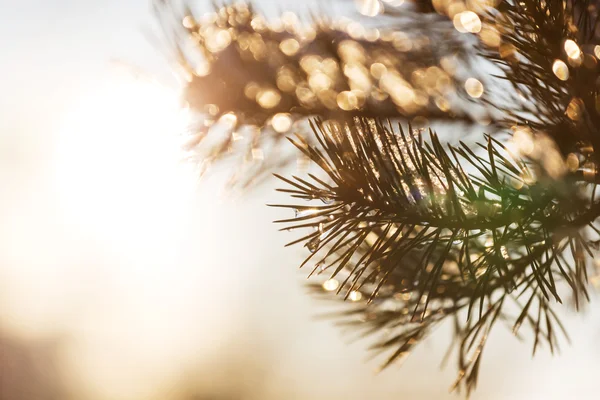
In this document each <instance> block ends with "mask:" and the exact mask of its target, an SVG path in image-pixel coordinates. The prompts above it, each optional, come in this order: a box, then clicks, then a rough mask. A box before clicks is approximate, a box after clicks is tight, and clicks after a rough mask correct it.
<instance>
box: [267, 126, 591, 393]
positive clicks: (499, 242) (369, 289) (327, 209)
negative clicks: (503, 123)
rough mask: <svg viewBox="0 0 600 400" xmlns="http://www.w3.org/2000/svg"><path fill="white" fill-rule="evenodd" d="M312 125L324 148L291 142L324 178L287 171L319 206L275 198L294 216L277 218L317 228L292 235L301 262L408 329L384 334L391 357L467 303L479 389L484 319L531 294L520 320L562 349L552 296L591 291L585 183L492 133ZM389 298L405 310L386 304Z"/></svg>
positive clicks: (466, 376) (366, 309) (463, 360)
mask: <svg viewBox="0 0 600 400" xmlns="http://www.w3.org/2000/svg"><path fill="white" fill-rule="evenodd" d="M312 126H313V129H314V133H315V136H316V141H317V142H318V145H310V144H309V143H308V142H306V141H303V140H301V139H292V140H291V141H292V143H293V144H294V145H295V146H296V147H297V148H298V149H299V150H300V151H302V152H303V153H304V154H305V155H306V156H308V157H309V158H310V159H311V160H312V161H313V162H314V163H315V164H316V165H318V166H319V167H320V168H321V169H322V170H323V172H324V173H325V174H326V179H324V178H322V177H318V176H316V175H309V177H308V178H307V179H304V178H300V177H293V178H292V179H288V178H285V177H282V176H279V178H280V179H281V180H282V181H283V182H285V183H286V184H287V188H285V189H282V191H285V192H288V193H290V194H291V195H292V197H294V198H297V199H302V200H305V201H309V202H311V203H313V202H314V201H315V200H317V201H320V202H321V203H322V204H321V205H313V204H309V205H298V204H293V205H277V206H278V207H286V208H291V209H295V210H296V216H295V217H294V218H290V219H286V220H280V221H276V222H279V223H284V224H286V226H285V227H284V228H283V229H286V230H289V229H308V233H307V234H305V235H304V236H302V237H301V238H300V239H298V240H295V241H293V242H292V243H290V244H294V243H304V244H305V246H306V247H307V248H308V249H309V251H310V252H311V254H310V255H309V256H308V257H307V259H306V260H305V261H304V263H303V264H302V265H307V264H308V263H309V262H310V263H313V265H314V268H313V270H312V272H311V275H312V274H315V273H318V274H321V273H327V274H328V276H329V277H330V280H329V281H327V282H331V280H334V281H335V282H336V284H335V285H334V286H335V291H336V293H341V294H342V295H343V298H344V299H351V300H352V299H357V298H358V299H361V298H364V299H366V300H367V302H368V303H367V304H365V305H364V306H363V309H362V312H363V313H364V314H368V313H371V314H373V316H374V317H373V318H374V319H375V322H374V323H371V322H369V321H371V320H370V319H369V318H368V317H365V321H366V322H365V324H366V326H367V327H369V329H372V331H371V332H373V333H377V331H378V330H379V329H380V328H381V327H382V326H383V325H386V326H387V324H392V325H393V326H394V327H396V328H397V329H399V330H400V332H399V333H398V334H397V336H395V337H394V338H393V339H388V340H386V341H383V342H378V344H377V349H380V350H386V351H392V355H391V356H390V358H389V359H388V360H387V361H386V362H385V363H384V366H386V365H388V364H389V363H391V362H393V361H394V360H397V359H398V358H399V357H402V356H403V355H406V354H408V350H409V348H410V347H411V346H412V345H413V344H416V343H417V342H418V341H420V340H421V339H422V338H424V337H426V336H427V334H428V332H429V331H430V330H431V328H432V327H433V326H434V325H435V324H436V323H437V322H440V321H442V320H444V319H445V318H446V317H447V316H450V315H456V316H457V318H458V316H459V314H461V313H462V315H463V318H464V315H466V316H467V317H468V318H467V320H466V322H461V323H460V324H459V326H460V329H459V334H457V340H459V339H460V340H459V343H460V346H459V348H460V351H459V371H462V372H461V373H460V375H461V378H460V380H459V381H458V384H461V385H463V384H464V386H465V388H466V389H467V392H470V391H471V390H472V389H473V388H474V387H475V384H476V380H477V373H478V372H477V371H478V368H479V357H480V353H481V350H482V349H483V347H484V344H485V341H486V339H485V338H487V334H488V333H489V330H490V329H491V328H492V326H493V324H494V323H495V322H496V321H497V320H498V319H501V320H507V321H508V320H509V318H508V316H506V315H505V312H504V311H503V305H504V303H505V299H507V298H512V299H515V300H517V299H520V298H526V299H527V301H526V303H525V305H524V306H523V307H522V312H521V314H520V315H519V316H518V317H516V318H515V319H513V325H514V331H515V332H516V331H518V329H519V327H520V326H521V325H522V324H523V323H526V324H527V325H529V326H530V327H531V329H532V331H533V332H534V351H535V349H536V348H537V347H538V346H539V344H540V343H541V342H542V341H545V342H547V343H548V344H549V346H550V348H551V349H553V348H554V347H556V336H555V332H556V328H555V327H554V325H555V324H557V323H558V324H559V322H558V321H557V319H556V316H555V315H554V312H553V311H552V309H551V305H552V303H553V302H562V297H561V294H560V291H561V288H563V289H564V286H566V287H569V288H570V289H571V292H572V293H573V295H574V296H575V298H576V300H577V301H578V302H579V301H580V298H581V297H582V296H583V297H587V291H586V289H585V287H586V284H587V275H586V274H587V273H586V270H587V268H588V265H587V264H588V262H589V259H590V258H591V257H593V252H592V250H591V241H590V239H588V237H587V233H586V229H585V226H586V225H587V224H592V225H593V223H594V221H595V220H596V218H597V217H598V216H599V211H600V208H599V206H598V203H595V204H591V203H590V202H589V199H588V198H587V197H586V196H585V192H584V187H585V184H581V183H578V182H577V181H575V180H574V179H571V178H570V177H569V176H568V175H567V176H562V177H561V179H560V180H556V179H555V178H553V177H551V176H549V175H547V174H545V170H544V168H543V167H539V166H537V165H536V163H535V162H534V161H527V160H522V159H519V158H516V157H514V156H511V155H510V153H509V152H508V151H507V148H506V147H505V146H504V145H502V144H501V143H500V142H498V141H496V140H495V139H492V138H491V137H489V136H487V137H486V140H487V142H486V144H484V145H481V150H482V152H481V153H482V154H477V153H476V152H475V151H473V150H472V149H471V148H470V147H469V146H467V145H466V144H464V143H461V145H460V146H449V147H447V146H444V145H442V143H441V142H440V141H439V139H438V137H437V135H435V133H433V132H431V131H429V133H428V134H426V133H425V132H423V131H413V130H412V129H411V128H410V126H409V130H408V132H406V131H404V130H403V129H402V127H401V126H400V127H399V128H398V131H396V130H395V129H394V128H393V126H391V125H390V124H389V123H387V124H384V123H383V122H382V121H379V120H372V119H364V118H356V119H355V120H354V121H353V122H352V123H343V124H342V123H334V122H323V121H321V120H316V121H313V123H312ZM561 162H562V161H561ZM534 171H535V172H534ZM584 253H588V255H587V256H586V254H584ZM327 282H326V283H327ZM324 287H325V289H331V286H327V285H325V286H324ZM405 296H406V297H405ZM389 302H392V303H399V304H397V305H396V306H395V307H396V308H398V307H399V308H398V310H400V309H401V311H397V312H396V313H391V314H390V313H389V312H388V310H383V311H382V310H381V309H380V306H381V304H386V303H389ZM533 304H536V305H537V309H534V307H533ZM406 310H408V311H406ZM392 317H393V318H392ZM394 318H395V319H394ZM408 342H410V343H411V345H409V344H408ZM467 353H469V354H471V356H468V354H467Z"/></svg>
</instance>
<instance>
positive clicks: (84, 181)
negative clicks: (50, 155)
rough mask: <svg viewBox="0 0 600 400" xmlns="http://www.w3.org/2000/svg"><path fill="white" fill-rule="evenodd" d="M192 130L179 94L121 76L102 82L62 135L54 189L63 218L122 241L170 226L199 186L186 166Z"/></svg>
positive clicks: (67, 118)
mask: <svg viewBox="0 0 600 400" xmlns="http://www.w3.org/2000/svg"><path fill="white" fill-rule="evenodd" d="M186 123H187V113H186V110H185V109H183V108H182V107H181V106H180V104H179V101H178V97H177V95H176V93H175V92H174V91H172V90H170V89H168V88H166V87H165V86H162V85H160V84H159V83H156V82H154V81H152V80H149V79H145V78H140V77H136V76H133V75H132V74H123V73H121V74H114V76H109V77H107V78H106V79H105V80H103V81H101V82H98V83H97V85H96V86H95V87H94V88H92V89H90V90H89V91H88V92H87V93H86V94H85V95H84V96H82V98H80V99H79V100H78V102H77V104H76V105H75V106H73V107H72V108H71V110H70V111H69V112H68V113H67V114H66V115H65V118H64V121H63V124H62V126H61V128H60V131H59V138H58V142H57V147H56V152H55V160H56V163H55V166H56V179H57V182H56V190H57V194H58V196H59V198H60V203H61V205H62V206H63V207H64V211H66V212H67V214H69V215H70V216H71V217H73V222H74V223H79V224H83V225H85V227H86V228H87V229H92V230H95V231H104V232H105V233H106V232H109V233H110V234H111V235H117V236H118V235H119V233H120V232H123V233H127V234H131V233H135V234H136V235H140V234H142V235H143V234H144V232H146V231H147V229H148V228H150V227H149V226H148V225H149V224H151V225H152V228H151V230H155V229H160V228H161V226H160V224H167V225H168V224H169V223H170V222H169V221H172V220H173V218H172V215H171V214H172V213H177V212H179V209H180V207H178V203H179V202H180V200H181V199H182V198H185V197H186V196H185V193H184V192H186V191H189V190H190V189H191V188H192V184H193V179H192V177H191V174H190V173H189V172H190V171H189V168H188V167H189V166H186V165H184V164H183V162H181V151H180V149H181V141H180V138H181V137H182V133H183V131H184V130H185V126H186ZM161 214H162V215H161ZM157 224H159V226H157ZM127 227H129V228H133V227H136V229H135V230H136V232H131V231H129V232H128V229H126V228H127ZM124 228H125V229H124Z"/></svg>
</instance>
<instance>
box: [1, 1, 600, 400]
mask: <svg viewBox="0 0 600 400" xmlns="http://www.w3.org/2000/svg"><path fill="white" fill-rule="evenodd" d="M286 3H287V4H294V5H295V6H296V7H306V6H307V4H308V3H306V2H303V3H302V4H299V3H298V2H294V1H289V2H286ZM261 4H265V9H268V8H269V5H271V6H272V5H274V4H277V5H278V6H279V5H280V4H282V3H281V2H269V1H263V2H261ZM281 7H282V8H284V6H281ZM296 9H297V8H296ZM148 10H149V6H148V1H147V0H120V1H118V0H104V1H90V0H55V1H49V0H48V1H41V0H38V1H32V0H19V1H7V0H0V49H1V52H0V90H2V95H0V304H1V305H0V328H1V329H3V330H4V332H5V333H4V334H5V335H8V336H9V337H12V338H21V339H23V340H31V341H39V340H44V339H45V338H48V337H55V336H57V335H58V336H61V335H67V336H66V337H67V338H68V339H67V340H66V342H65V343H66V344H65V345H64V346H63V347H62V348H61V350H60V351H59V359H60V360H61V361H60V362H61V366H63V367H64V375H65V377H66V379H67V380H68V381H69V382H71V383H73V384H74V385H77V391H78V392H77V393H79V394H80V395H81V396H83V397H80V398H90V399H91V398H98V399H102V400H104V399H106V400H108V399H127V400H129V399H131V400H134V399H150V398H152V396H158V397H156V398H166V397H164V393H165V392H164V390H166V389H165V387H167V388H169V387H172V386H174V385H176V384H177V383H180V381H181V380H182V379H183V378H182V376H183V375H184V374H187V375H188V376H189V377H190V379H191V380H192V381H195V382H203V381H204V380H205V377H207V376H213V375H214V374H217V375H218V374H221V373H225V372H223V371H226V370H227V369H226V367H225V366H224V365H225V364H227V363H229V362H230V361H224V360H228V357H227V356H228V355H230V354H234V355H235V356H236V357H237V358H238V359H242V361H241V362H247V361H248V360H250V361H255V362H257V363H258V367H257V368H255V370H262V369H264V371H265V372H264V373H265V375H266V378H264V379H265V381H266V382H267V383H265V384H263V385H262V386H261V389H260V390H262V391H263V395H264V396H263V397H262V398H277V399H311V400H314V399H325V398H327V399H344V400H351V399H356V400H359V399H366V398H374V399H383V400H385V399H398V398H408V399H433V398H436V399H442V398H450V397H451V396H450V395H448V394H447V387H448V386H449V385H450V384H451V383H452V381H453V378H454V374H455V370H454V368H453V367H454V366H453V365H452V364H450V365H449V366H448V367H447V368H446V369H445V370H443V371H440V369H439V368H438V365H439V361H440V359H441V357H442V355H443V352H444V351H445V345H446V343H447V335H445V336H444V334H445V332H440V333H442V336H443V337H442V338H440V336H434V337H432V339H431V340H430V341H429V342H428V343H426V344H425V345H424V346H421V347H420V348H419V349H418V350H417V351H416V353H415V354H414V355H413V356H412V357H411V358H409V359H408V360H407V362H406V363H405V365H404V367H403V368H402V369H397V368H391V369H390V370H389V371H386V372H384V373H382V374H380V375H374V374H373V373H372V371H373V370H374V369H375V367H376V364H374V363H368V362H365V361H364V360H365V358H366V356H367V353H366V351H365V348H366V345H367V342H358V343H355V344H351V345H349V344H348V343H347V342H348V340H347V339H348V338H349V336H343V335H341V334H340V332H339V331H338V330H337V329H335V328H334V327H332V326H331V325H332V324H330V323H328V322H323V321H318V322H316V321H314V320H313V319H312V318H311V317H312V316H314V315H315V314H316V313H317V312H318V311H319V310H320V309H319V308H318V303H317V302H315V301H313V300H311V299H309V298H308V297H307V296H306V295H305V290H304V289H303V288H302V286H301V285H302V282H303V281H302V276H303V274H304V272H301V273H298V272H297V271H296V268H297V265H298V261H299V260H300V258H301V257H302V254H303V253H302V251H301V249H299V248H291V249H290V248H286V249H284V248H283V244H285V242H286V241H287V240H288V239H291V236H290V235H289V234H288V235H286V234H281V233H278V232H277V231H276V229H277V227H275V226H273V225H272V224H271V222H270V221H272V220H274V219H277V218H280V217H282V216H285V211H280V210H270V209H267V208H266V207H265V206H264V204H265V203H267V202H273V201H274V200H275V199H276V197H275V195H274V192H273V190H272V189H273V185H274V182H273V181H271V183H270V184H267V185H265V186H264V187H261V188H260V189H259V190H257V191H255V192H254V193H252V194H250V195H248V196H247V197H246V198H243V199H237V200H235V201H234V200H227V199H226V200H223V198H222V197H220V196H219V195H218V193H219V190H218V183H217V182H218V179H213V180H211V181H209V182H204V183H202V184H200V186H199V188H198V189H197V191H196V192H195V193H192V194H190V193H189V192H187V191H185V190H184V191H182V192H181V193H182V198H174V197H173V196H171V197H168V198H167V200H165V203H163V202H160V203H159V202H156V203H153V202H150V203H149V204H150V205H149V206H148V208H143V207H140V206H139V203H132V202H128V201H127V199H126V196H124V199H123V201H118V202H117V203H115V204H112V206H114V208H111V209H108V208H106V209H100V210H98V209H95V208H94V207H100V208H102V207H105V205H104V203H93V207H92V205H89V207H88V208H85V207H84V209H83V210H84V212H87V213H89V219H88V217H81V215H80V214H76V213H73V207H74V206H73V205H75V206H77V199H79V197H76V196H78V195H79V194H81V193H82V192H81V188H78V190H80V191H79V192H74V193H79V194H77V195H73V196H75V197H73V198H72V199H70V200H69V201H74V202H71V203H69V202H67V203H64V201H63V200H64V197H61V196H62V195H61V194H60V193H59V194H57V193H58V192H57V191H58V190H59V189H57V182H56V180H55V179H54V178H55V177H54V172H53V171H54V170H55V167H56V165H55V164H56V162H57V158H56V154H55V153H54V149H55V148H56V143H57V138H58V137H60V135H61V131H60V129H62V128H61V127H62V126H63V121H64V119H65V115H68V114H69V112H70V110H73V108H74V107H76V105H77V104H79V103H81V101H82V100H81V99H83V98H85V96H86V94H87V93H89V91H90V90H92V92H93V90H95V89H97V87H96V88H95V86H98V82H102V81H101V79H102V78H103V77H104V76H105V74H106V71H107V70H108V69H109V61H110V60H112V59H119V60H124V61H126V62H129V63H131V64H132V65H137V66H140V67H142V68H143V69H145V70H147V71H149V72H151V73H154V74H156V75H158V76H159V77H161V79H162V80H165V81H167V82H171V80H170V79H171V78H170V76H169V74H168V68H167V62H166V61H165V60H164V58H163V57H162V56H161V55H160V54H158V53H157V52H156V51H155V49H153V47H152V45H151V44H150V43H149V41H148V39H147V37H146V36H145V34H144V32H145V31H147V30H148V29H150V28H151V27H152V26H153V20H152V16H151V14H150V12H149V11H148ZM173 82H174V81H173ZM100 104H105V105H106V103H100ZM103 111H104V110H103V109H101V108H99V109H98V110H97V115H98V118H99V119H102V118H103V117H110V115H106V114H105V113H103ZM136 112H137V113H138V114H136V115H139V116H140V117H143V116H144V115H145V114H144V112H143V110H141V111H140V110H139V109H138V110H137V111H136ZM94 143H95V142H94ZM117 143H118V142H117ZM141 148H142V151H143V149H144V147H143V146H141ZM94 149H96V151H97V148H95V147H92V148H86V149H84V150H86V151H90V152H92V153H93V152H94V151H95V150H94ZM137 156H138V155H136V154H133V155H132V156H131V157H132V162H134V160H135V157H137ZM94 157H95V156H94ZM87 158H88V157H86V155H85V153H84V154H83V157H82V158H81V160H82V161H81V162H82V163H85V162H86V159H87ZM86 171H87V170H86ZM138 172H139V171H138ZM136 173H137V172H136ZM144 173H145V172H144V171H141V172H140V174H141V176H142V177H143V176H145V175H144ZM217 175H218V174H217ZM135 176H139V175H135ZM217 178H218V176H217ZM171 183H172V182H171V180H170V178H168V177H164V178H161V179H156V180H155V181H153V185H149V184H146V186H143V190H144V192H143V193H144V194H145V195H148V196H149V197H151V198H152V196H158V195H159V194H161V193H163V192H164V190H165V188H167V187H170V186H169V185H170V184H171ZM136 184H137V183H135V182H133V183H132V186H135V185H136ZM161 185H162V186H161ZM84 187H86V188H88V189H89V190H90V191H91V193H92V196H95V192H94V190H97V188H96V187H95V186H89V187H87V186H85V185H84ZM99 187H100V189H102V188H103V186H99ZM124 193H125V195H127V194H132V195H133V191H131V188H129V187H126V188H124ZM175 193H180V192H175ZM85 196H87V194H85ZM85 196H84V197H81V199H84V200H85V199H92V197H85ZM61 199H62V200H61ZM73 199H75V200H73ZM109 201H112V200H110V199H109ZM152 201H154V200H152ZM65 204H67V206H65ZM165 204H166V205H165ZM175 206H176V207H175ZM152 207H157V208H158V209H160V210H162V211H165V210H166V211H169V210H171V211H172V209H173V208H177V211H178V212H176V213H173V214H165V215H166V216H163V217H161V216H157V215H155V212H154V210H155V209H154V208H152ZM161 207H162V208H161ZM97 212H100V213H102V212H104V213H106V214H101V215H103V216H105V217H102V218H94V217H93V215H95V214H97ZM113 212H114V213H115V214H111V213H113ZM158 224H161V225H158ZM140 225H144V226H143V228H141V229H140ZM90 226H91V228H90ZM105 226H112V227H113V229H114V231H109V230H106V229H105V230H102V229H104V228H102V229H100V228H99V227H105ZM156 226H161V227H162V228H161V230H160V231H158V232H154V231H153V230H152V228H153V227H156ZM599 316H600V313H599V312H597V311H596V312H594V313H591V312H588V313H587V314H586V315H583V316H575V317H573V316H572V317H568V318H567V324H566V325H567V326H568V327H569V331H570V333H571V335H572V339H573V344H572V345H571V346H567V345H566V344H565V345H564V346H563V352H562V355H560V356H555V357H550V356H549V355H547V354H546V352H545V351H541V352H540V353H539V354H538V355H537V356H536V358H535V359H534V360H533V361H532V360H531V359H530V358H531V357H530V345H529V343H527V344H520V343H518V341H516V340H515V339H513V338H512V337H511V335H510V334H509V333H507V331H506V330H505V329H503V328H502V327H500V326H498V327H497V328H496V330H497V332H496V333H495V334H494V336H495V337H492V339H491V341H490V342H489V343H490V344H489V345H488V348H487V349H486V351H485V353H486V354H485V356H484V362H483V368H482V375H481V379H480V384H479V390H478V391H477V392H476V393H475V396H473V398H474V399H533V398H535V399H537V398H544V399H563V398H578V399H595V398H597V397H598V395H597V392H598V383H597V380H598V378H599V377H600V350H599V349H600V347H599V346H598V344H597V338H598V334H599V333H600V319H599V318H598V317H599ZM149 332H150V333H149ZM0 336H1V335H0ZM261 357H263V358H265V361H264V362H265V363H266V364H265V365H263V364H262V361H261ZM1 358H2V357H1V355H0V359H1ZM234 358H235V357H234ZM257 360H258V361H257ZM1 372H2V366H0V374H1ZM246 373H247V372H246ZM190 374H191V375H190ZM237 374H238V372H237V371H236V372H235V373H234V375H237ZM231 379H232V377H231V376H229V377H227V378H226V382H227V385H229V386H231V385H232V383H231ZM257 379H263V378H261V377H260V376H259V377H258V378H257ZM221 384H223V383H221ZM94 396H95V397H94ZM161 396H163V397H161Z"/></svg>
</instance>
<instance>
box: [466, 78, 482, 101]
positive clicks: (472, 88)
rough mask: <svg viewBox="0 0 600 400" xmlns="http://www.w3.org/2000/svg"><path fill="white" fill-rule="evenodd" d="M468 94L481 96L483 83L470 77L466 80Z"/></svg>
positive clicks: (476, 96)
mask: <svg viewBox="0 0 600 400" xmlns="http://www.w3.org/2000/svg"><path fill="white" fill-rule="evenodd" d="M465 90H466V91H467V94H468V95H469V96H471V97H473V98H476V99H477V98H479V97H481V95H482V94H483V84H482V83H481V82H480V81H479V80H478V79H475V78H469V79H467V80H466V82H465Z"/></svg>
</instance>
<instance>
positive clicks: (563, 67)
mask: <svg viewBox="0 0 600 400" xmlns="http://www.w3.org/2000/svg"><path fill="white" fill-rule="evenodd" d="M552 72H554V75H556V77H557V78H558V79H560V80H561V81H566V80H567V79H569V67H567V64H565V63H564V61H562V60H555V61H554V64H552Z"/></svg>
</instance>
